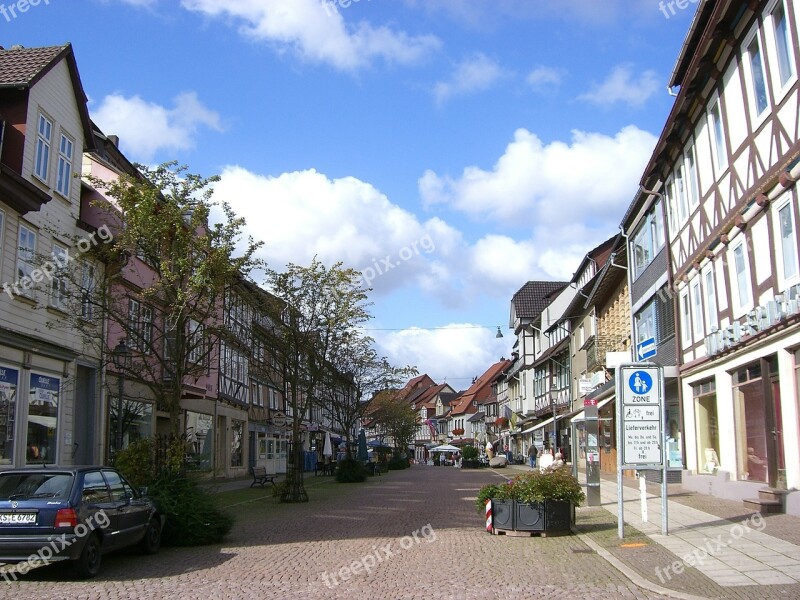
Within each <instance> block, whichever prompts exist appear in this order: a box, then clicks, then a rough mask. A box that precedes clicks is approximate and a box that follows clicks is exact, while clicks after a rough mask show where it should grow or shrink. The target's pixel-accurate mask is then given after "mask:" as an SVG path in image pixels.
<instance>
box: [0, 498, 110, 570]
mask: <svg viewBox="0 0 800 600" xmlns="http://www.w3.org/2000/svg"><path fill="white" fill-rule="evenodd" d="M110 524H111V520H110V519H109V518H108V515H107V514H106V513H105V511H102V510H101V511H98V512H96V513H94V514H93V515H91V516H89V518H88V519H86V522H85V523H78V524H77V525H76V526H75V529H74V530H73V533H74V535H75V537H71V538H70V539H67V534H66V533H63V534H61V536H60V537H57V538H54V539H52V540H50V542H49V543H47V544H46V545H45V546H42V547H41V548H39V550H38V551H37V552H36V553H35V554H31V555H30V556H29V557H28V558H27V560H25V561H23V562H21V563H17V564H16V565H14V566H13V567H12V568H10V569H8V570H6V571H3V572H2V573H0V577H2V578H3V579H5V580H6V583H11V582H12V581H16V580H17V577H18V576H19V575H24V574H25V573H27V572H28V571H30V570H31V569H35V568H37V567H43V566H45V565H49V564H50V561H51V560H52V559H53V557H54V556H56V555H58V554H60V553H62V552H64V550H66V549H67V548H69V547H70V546H72V544H74V543H75V542H77V541H78V540H79V539H81V538H84V537H86V536H87V535H89V534H90V533H92V532H93V531H94V530H95V529H105V528H106V527H108V526H109V525H110Z"/></svg>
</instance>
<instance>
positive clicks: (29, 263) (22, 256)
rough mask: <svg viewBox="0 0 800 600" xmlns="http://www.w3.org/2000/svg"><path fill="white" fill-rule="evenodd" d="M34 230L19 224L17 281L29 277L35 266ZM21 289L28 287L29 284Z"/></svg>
mask: <svg viewBox="0 0 800 600" xmlns="http://www.w3.org/2000/svg"><path fill="white" fill-rule="evenodd" d="M35 258H36V232H35V231H33V230H32V229H28V228H27V227H26V226H25V225H22V224H20V226H19V245H18V246H17V281H18V282H22V280H23V279H25V278H30V276H31V273H32V272H33V269H34V268H35V265H34V260H35ZM23 289H30V284H28V286H27V287H23Z"/></svg>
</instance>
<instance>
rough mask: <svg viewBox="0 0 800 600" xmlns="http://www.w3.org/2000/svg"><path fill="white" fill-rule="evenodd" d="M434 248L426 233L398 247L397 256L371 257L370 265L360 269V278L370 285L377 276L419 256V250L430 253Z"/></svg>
mask: <svg viewBox="0 0 800 600" xmlns="http://www.w3.org/2000/svg"><path fill="white" fill-rule="evenodd" d="M434 250H436V245H435V244H434V243H433V239H431V236H430V235H429V234H427V233H426V234H425V235H423V236H422V237H421V238H419V239H418V240H414V241H413V242H411V243H410V244H408V245H407V246H403V247H402V248H400V250H398V252H397V258H395V257H394V256H393V255H391V254H387V255H386V256H385V257H383V258H381V259H374V258H373V259H372V264H371V265H370V266H368V267H364V268H363V269H361V278H362V279H363V280H364V286H365V287H370V286H371V285H372V282H373V281H375V279H376V278H377V277H380V276H381V275H384V274H386V273H388V272H389V271H391V270H392V269H395V268H397V267H399V266H400V264H401V263H404V262H406V261H409V260H411V259H412V258H414V257H415V256H419V255H420V253H421V252H424V253H425V254H430V253H431V252H433V251H434Z"/></svg>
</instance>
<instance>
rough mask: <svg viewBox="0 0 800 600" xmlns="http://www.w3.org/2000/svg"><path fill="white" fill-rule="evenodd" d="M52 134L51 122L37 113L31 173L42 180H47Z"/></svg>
mask: <svg viewBox="0 0 800 600" xmlns="http://www.w3.org/2000/svg"><path fill="white" fill-rule="evenodd" d="M52 136H53V122H52V121H51V120H50V119H48V118H47V117H45V116H44V115H42V114H40V115H39V124H38V125H37V127H36V158H35V159H34V165H33V173H34V175H36V177H38V178H39V179H41V180H42V181H44V182H47V171H48V165H49V164H50V140H51V139H52Z"/></svg>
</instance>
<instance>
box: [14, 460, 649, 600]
mask: <svg viewBox="0 0 800 600" xmlns="http://www.w3.org/2000/svg"><path fill="white" fill-rule="evenodd" d="M497 480H498V477H497V475H495V474H493V473H491V472H489V471H468V470H456V469H451V468H436V467H424V466H414V467H413V468H411V469H408V470H406V471H402V472H396V471H392V472H390V473H389V474H386V475H384V476H382V477H374V478H370V479H369V480H368V481H367V482H366V483H365V484H362V485H359V484H356V485H353V486H341V485H336V484H331V483H330V482H331V478H330V477H328V478H323V477H319V478H315V477H313V476H311V477H309V478H308V479H307V482H308V486H309V487H308V489H309V493H310V495H311V502H309V503H308V504H304V505H280V504H277V503H276V501H275V500H274V499H273V498H272V497H271V494H270V491H269V490H266V491H263V492H262V491H261V490H252V492H253V498H258V499H256V500H254V501H248V502H245V503H243V504H239V505H238V506H234V507H232V509H231V510H232V511H233V512H234V513H235V514H236V517H237V523H236V526H235V528H234V531H233V532H232V534H231V535H230V536H229V538H228V540H227V543H225V544H223V545H220V546H209V547H202V548H195V549H187V548H165V549H162V551H161V553H160V554H158V555H156V556H155V557H148V556H139V555H136V554H127V553H126V554H117V555H108V556H106V557H105V558H104V564H103V566H102V569H101V572H100V575H99V576H98V577H97V578H96V579H94V580H91V581H88V582H85V581H78V580H75V579H73V578H72V576H71V574H70V572H69V570H68V569H67V568H65V567H63V566H60V565H52V566H48V567H44V568H41V569H38V570H37V571H34V572H32V573H30V574H28V575H25V576H22V577H21V578H20V580H19V581H18V582H16V583H0V597H3V598H37V599H45V598H53V599H56V598H57V599H59V600H60V599H63V598H204V599H212V598H298V599H299V598H351V599H352V598H420V599H422V598H425V599H433V598H442V599H444V598H464V599H468V598H476V599H477V598H480V599H481V600H488V599H490V598H508V597H515V598H659V597H662V596H659V595H658V594H654V593H652V592H646V591H643V590H641V589H640V588H638V587H637V586H635V585H634V584H632V583H631V582H630V581H629V580H628V579H627V578H625V577H624V576H623V575H622V574H621V573H619V572H618V571H617V570H616V569H614V568H612V567H610V566H609V564H608V563H607V562H606V561H605V560H603V559H601V558H600V557H599V556H598V555H597V554H595V553H593V552H591V551H590V549H589V547H588V546H586V545H585V544H584V543H583V542H582V541H581V540H580V539H579V538H578V537H575V536H569V537H555V538H552V537H551V538H547V539H544V538H536V537H534V538H527V537H526V538H522V537H517V538H515V537H505V536H491V535H489V534H487V533H486V532H485V531H484V528H483V518H482V516H481V515H479V514H478V513H477V512H476V510H475V507H474V498H475V496H476V494H477V491H478V489H479V487H480V485H482V484H483V483H486V482H488V481H497ZM323 482H325V483H323ZM415 532H416V533H417V535H416V540H415V538H414V533H415ZM407 536H408V537H407ZM354 560H358V561H359V563H360V564H362V565H363V566H364V567H366V568H367V569H368V571H369V572H366V570H365V568H361V569H358V568H357V569H356V570H357V571H359V572H358V573H357V574H355V575H354V576H353V577H352V578H350V579H348V580H347V581H343V580H341V578H340V577H339V571H340V569H342V567H349V566H350V565H351V564H352V563H353V561H354ZM373 563H374V565H373ZM326 581H327V583H326Z"/></svg>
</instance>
